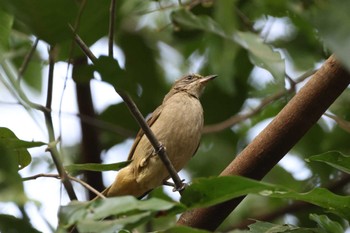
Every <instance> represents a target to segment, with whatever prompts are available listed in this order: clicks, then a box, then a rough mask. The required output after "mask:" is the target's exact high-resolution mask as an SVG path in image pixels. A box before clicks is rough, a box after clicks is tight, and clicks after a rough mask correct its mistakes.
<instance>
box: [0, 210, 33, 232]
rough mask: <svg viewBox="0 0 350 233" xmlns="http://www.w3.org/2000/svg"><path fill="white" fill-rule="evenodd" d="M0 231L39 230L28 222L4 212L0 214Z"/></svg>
mask: <svg viewBox="0 0 350 233" xmlns="http://www.w3.org/2000/svg"><path fill="white" fill-rule="evenodd" d="M0 231H1V232H27V233H40V231H38V230H36V229H34V228H33V227H32V225H31V224H30V223H29V222H27V221H25V220H23V219H19V218H16V217H14V216H12V215H6V214H0Z"/></svg>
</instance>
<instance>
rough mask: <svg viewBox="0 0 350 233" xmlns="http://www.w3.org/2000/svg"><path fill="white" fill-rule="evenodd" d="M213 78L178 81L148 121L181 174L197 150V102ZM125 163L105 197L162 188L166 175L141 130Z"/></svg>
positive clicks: (200, 126) (200, 112) (199, 112)
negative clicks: (126, 163)
mask: <svg viewBox="0 0 350 233" xmlns="http://www.w3.org/2000/svg"><path fill="white" fill-rule="evenodd" d="M215 77H216V75H211V76H206V77H202V76H200V75H198V74H190V75H187V76H184V77H182V78H181V79H179V80H177V81H176V82H175V83H174V85H173V87H172V88H171V90H170V91H169V93H168V94H167V95H166V96H165V97H164V100H163V103H162V105H160V106H159V107H158V108H157V109H156V110H155V111H154V112H153V113H152V115H151V117H150V118H149V119H148V120H147V123H148V125H149V126H150V128H151V130H152V131H153V132H154V134H155V136H156V137H157V139H158V140H159V141H160V142H161V143H162V144H163V146H165V148H166V151H167V154H168V156H169V159H170V161H171V162H172V164H173V165H174V167H175V169H176V170H177V171H180V170H181V169H182V168H183V167H184V166H185V165H186V164H187V162H188V161H189V160H190V159H191V158H192V156H193V155H194V154H195V152H196V151H197V148H198V146H199V142H200V138H201V135H202V129H203V121H204V119H203V109H202V106H201V104H200V102H199V97H200V96H201V94H202V92H203V90H204V87H205V85H206V83H207V82H208V81H209V80H212V79H214V78H215ZM128 160H132V162H131V163H130V164H129V165H128V166H126V167H125V168H123V169H121V170H120V171H119V173H118V175H117V177H116V179H115V181H114V182H113V183H112V185H111V186H109V187H108V188H107V189H105V190H104V191H103V192H102V193H103V194H104V195H105V196H107V197H111V196H121V195H133V196H135V197H141V196H143V195H144V194H146V193H148V192H149V191H150V190H152V189H154V188H156V187H158V186H160V185H162V183H163V182H164V181H165V180H167V179H168V177H169V174H168V172H167V170H166V168H165V167H164V165H163V163H162V162H161V160H160V159H159V157H158V155H157V154H156V153H155V152H154V148H153V147H152V145H151V144H150V142H149V141H148V139H147V137H146V136H145V135H144V133H143V131H142V130H140V131H139V133H138V134H137V136H136V138H135V141H134V144H133V146H132V147H131V150H130V153H129V157H128Z"/></svg>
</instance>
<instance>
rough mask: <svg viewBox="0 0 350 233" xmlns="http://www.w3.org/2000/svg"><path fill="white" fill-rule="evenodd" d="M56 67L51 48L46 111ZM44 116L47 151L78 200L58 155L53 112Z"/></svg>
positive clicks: (72, 194)
mask: <svg viewBox="0 0 350 233" xmlns="http://www.w3.org/2000/svg"><path fill="white" fill-rule="evenodd" d="M54 66H55V60H54V48H50V51H49V75H48V87H47V97H46V109H51V102H52V86H53V71H54ZM44 115H45V123H46V128H47V131H48V134H49V141H50V143H49V146H48V147H47V149H46V150H47V151H49V152H50V154H51V157H52V160H53V162H54V164H55V166H56V168H57V171H58V174H59V175H60V177H61V180H62V183H63V185H64V187H65V189H66V191H67V193H68V196H69V198H70V199H71V200H77V196H76V195H75V192H74V189H73V186H72V183H71V182H70V181H69V179H68V177H67V173H66V171H65V170H64V168H63V165H62V161H61V159H60V155H59V153H58V150H57V146H56V144H57V143H53V142H55V141H56V139H55V133H54V129H53V123H52V118H51V111H44Z"/></svg>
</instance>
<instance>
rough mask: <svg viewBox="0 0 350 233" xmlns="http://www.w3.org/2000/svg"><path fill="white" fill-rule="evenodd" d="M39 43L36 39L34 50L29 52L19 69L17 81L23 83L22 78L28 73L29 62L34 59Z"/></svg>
mask: <svg viewBox="0 0 350 233" xmlns="http://www.w3.org/2000/svg"><path fill="white" fill-rule="evenodd" d="M38 42H39V38H36V39H35V41H34V44H33V46H32V48H31V49H30V50H29V52H28V54H27V55H26V56H25V57H24V60H23V63H22V65H21V67H19V69H18V79H17V81H18V82H20V81H21V79H22V76H23V74H24V72H25V71H26V69H27V67H28V64H29V61H30V60H31V59H32V57H33V55H34V52H35V50H36V47H37V45H38Z"/></svg>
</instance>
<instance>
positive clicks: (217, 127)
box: [203, 70, 317, 134]
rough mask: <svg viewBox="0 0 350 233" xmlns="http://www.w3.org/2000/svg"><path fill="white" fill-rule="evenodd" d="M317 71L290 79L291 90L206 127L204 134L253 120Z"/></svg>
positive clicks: (269, 97)
mask: <svg viewBox="0 0 350 233" xmlns="http://www.w3.org/2000/svg"><path fill="white" fill-rule="evenodd" d="M316 71H317V70H310V71H307V72H305V73H304V74H302V75H301V76H299V77H298V78H296V80H292V79H290V80H289V83H290V85H291V86H290V88H288V89H284V90H281V91H279V92H277V93H275V94H274V95H272V96H268V97H266V98H265V99H263V100H262V101H261V102H260V104H259V105H258V106H257V107H255V108H253V109H252V110H251V111H250V112H248V113H245V114H237V115H234V116H231V117H230V118H228V119H226V120H224V121H222V122H219V123H215V124H212V125H206V126H205V127H204V129H203V134H209V133H216V132H219V131H222V130H224V129H227V128H230V127H232V126H234V125H235V124H238V123H239V122H242V121H244V120H246V119H248V118H251V117H252V116H255V115H256V114H258V113H259V112H261V110H263V109H264V107H265V106H267V105H269V104H271V103H273V102H275V101H276V100H278V99H280V98H282V97H283V96H285V95H287V94H289V93H292V92H294V91H295V86H296V84H298V83H300V82H302V81H304V80H305V79H306V78H308V77H310V76H311V75H313V74H314V73H315V72H316Z"/></svg>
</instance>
